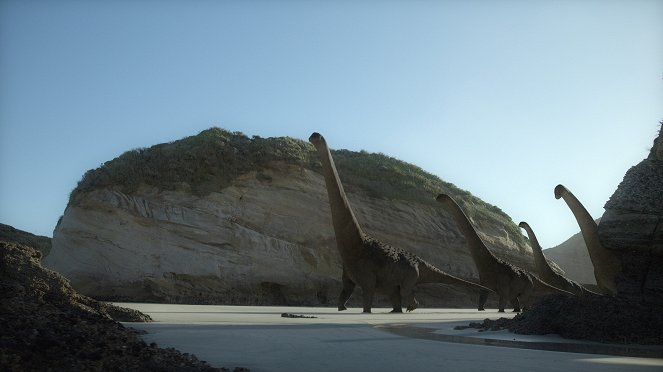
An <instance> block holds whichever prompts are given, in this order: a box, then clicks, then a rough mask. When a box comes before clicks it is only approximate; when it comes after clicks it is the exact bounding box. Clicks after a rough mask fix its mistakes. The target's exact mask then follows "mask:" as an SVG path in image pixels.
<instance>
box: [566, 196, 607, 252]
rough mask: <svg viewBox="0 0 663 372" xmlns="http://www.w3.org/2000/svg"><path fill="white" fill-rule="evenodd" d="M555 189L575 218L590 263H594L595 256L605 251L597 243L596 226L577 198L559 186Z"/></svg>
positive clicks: (598, 242) (599, 243)
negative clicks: (590, 259)
mask: <svg viewBox="0 0 663 372" xmlns="http://www.w3.org/2000/svg"><path fill="white" fill-rule="evenodd" d="M557 187H558V188H559V189H558V193H559V194H560V195H561V197H562V198H563V199H564V201H565V202H566V204H567V205H568V206H569V208H570V209H571V212H572V213H573V216H574V217H575V218H576V221H577V222H578V226H580V232H582V237H583V239H584V240H585V244H586V245H587V251H588V252H589V255H590V257H591V258H592V261H594V260H595V259H596V258H597V257H598V256H597V255H600V254H601V253H602V252H603V251H605V248H603V246H602V245H601V242H600V241H599V233H598V230H599V228H598V225H597V224H596V222H595V221H594V219H593V218H592V216H591V215H590V214H589V212H587V209H585V206H584V205H582V203H580V201H579V200H578V198H576V197H575V195H573V194H572V193H571V191H569V190H567V189H566V188H565V187H563V186H561V185H560V186H557Z"/></svg>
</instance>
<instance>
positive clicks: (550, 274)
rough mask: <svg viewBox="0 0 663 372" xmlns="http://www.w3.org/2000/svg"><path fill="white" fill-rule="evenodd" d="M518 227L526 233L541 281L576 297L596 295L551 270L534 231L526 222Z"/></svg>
mask: <svg viewBox="0 0 663 372" xmlns="http://www.w3.org/2000/svg"><path fill="white" fill-rule="evenodd" d="M518 226H520V227H521V228H522V229H524V230H525V231H526V232H527V236H528V237H529V241H530V245H531V246H532V253H533V254H534V265H535V266H536V271H537V273H538V274H539V277H540V278H541V280H543V281H544V282H546V283H549V284H550V285H553V286H555V287H557V288H560V289H563V290H565V291H569V292H571V293H573V294H575V295H577V296H583V295H586V294H590V293H591V294H596V293H594V292H592V291H590V290H588V289H587V288H585V287H583V286H582V285H580V284H579V283H577V282H575V281H573V280H571V279H569V278H566V277H565V276H563V275H561V274H559V273H557V272H555V270H553V269H552V267H550V265H549V264H548V261H547V260H546V257H545V256H544V255H543V250H542V249H541V245H539V240H538V239H537V238H536V235H535V234H534V231H533V230H532V228H531V227H530V225H529V224H528V223H527V222H521V223H519V224H518Z"/></svg>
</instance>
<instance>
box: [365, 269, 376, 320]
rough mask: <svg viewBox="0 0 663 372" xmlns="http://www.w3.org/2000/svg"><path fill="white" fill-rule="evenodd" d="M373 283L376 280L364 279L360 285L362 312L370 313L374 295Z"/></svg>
mask: <svg viewBox="0 0 663 372" xmlns="http://www.w3.org/2000/svg"><path fill="white" fill-rule="evenodd" d="M375 281H376V278H375V277H373V278H366V280H364V283H362V285H361V291H362V295H363V300H364V312H365V313H370V312H371V308H372V307H373V297H374V295H375Z"/></svg>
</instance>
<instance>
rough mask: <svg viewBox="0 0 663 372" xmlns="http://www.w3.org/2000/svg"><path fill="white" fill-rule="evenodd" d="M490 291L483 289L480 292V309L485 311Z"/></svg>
mask: <svg viewBox="0 0 663 372" xmlns="http://www.w3.org/2000/svg"><path fill="white" fill-rule="evenodd" d="M488 293H489V292H488V291H481V292H480V293H479V307H478V310H479V311H485V310H486V309H485V308H484V305H486V300H488Z"/></svg>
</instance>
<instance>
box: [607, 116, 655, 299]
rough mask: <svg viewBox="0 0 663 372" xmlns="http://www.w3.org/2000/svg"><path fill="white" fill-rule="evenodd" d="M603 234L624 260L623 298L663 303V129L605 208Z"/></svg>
mask: <svg viewBox="0 0 663 372" xmlns="http://www.w3.org/2000/svg"><path fill="white" fill-rule="evenodd" d="M598 232H599V237H600V239H601V243H602V244H603V245H604V246H605V247H606V248H607V249H610V250H612V251H614V252H617V254H618V255H619V257H620V259H621V266H622V267H621V274H620V275H619V277H618V278H617V285H618V288H619V292H620V294H621V295H625V296H638V297H641V298H642V299H643V300H644V301H647V302H657V303H663V126H662V127H661V129H660V132H659V135H658V137H657V138H656V139H655V140H654V145H653V146H652V149H651V151H650V154H649V156H648V157H647V158H646V159H644V160H642V161H641V162H640V163H639V164H637V165H635V166H634V167H632V168H631V169H629V170H628V171H627V172H626V175H624V179H623V181H622V182H621V183H620V184H619V186H618V187H617V190H616V191H615V193H614V194H613V195H612V196H611V197H610V199H609V200H608V202H607V203H606V204H605V213H604V214H603V217H602V219H601V224H600V225H599V231H598Z"/></svg>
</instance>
